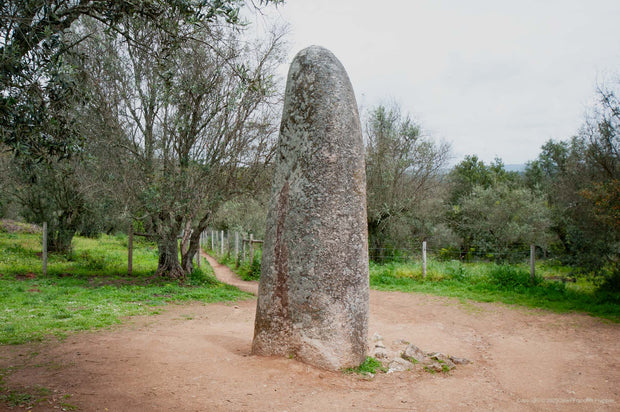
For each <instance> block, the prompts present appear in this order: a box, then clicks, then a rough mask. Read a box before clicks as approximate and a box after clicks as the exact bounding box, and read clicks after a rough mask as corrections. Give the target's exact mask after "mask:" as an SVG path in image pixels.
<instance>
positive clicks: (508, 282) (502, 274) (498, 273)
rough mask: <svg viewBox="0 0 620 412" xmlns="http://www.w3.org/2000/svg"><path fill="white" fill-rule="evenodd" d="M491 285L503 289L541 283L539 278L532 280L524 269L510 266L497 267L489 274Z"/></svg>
mask: <svg viewBox="0 0 620 412" xmlns="http://www.w3.org/2000/svg"><path fill="white" fill-rule="evenodd" d="M488 276H489V281H490V283H492V284H494V285H496V286H498V287H500V288H502V289H515V288H518V287H530V286H535V285H537V284H539V283H540V282H541V279H540V278H539V277H535V278H534V279H532V278H531V276H530V274H529V273H528V272H527V271H526V270H523V269H520V268H518V267H515V266H510V265H495V266H493V267H492V268H491V269H490V270H489V273H488Z"/></svg>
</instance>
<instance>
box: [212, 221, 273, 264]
mask: <svg viewBox="0 0 620 412" xmlns="http://www.w3.org/2000/svg"><path fill="white" fill-rule="evenodd" d="M201 244H202V247H203V249H204V250H206V251H207V252H209V253H211V254H214V255H215V256H216V257H218V258H224V257H229V258H233V259H234V260H235V262H236V265H237V266H240V265H243V264H244V263H252V262H254V260H255V259H260V257H261V256H262V248H263V241H262V240H260V239H254V235H253V234H252V233H243V232H237V231H230V230H214V229H207V230H205V231H204V232H202V235H201Z"/></svg>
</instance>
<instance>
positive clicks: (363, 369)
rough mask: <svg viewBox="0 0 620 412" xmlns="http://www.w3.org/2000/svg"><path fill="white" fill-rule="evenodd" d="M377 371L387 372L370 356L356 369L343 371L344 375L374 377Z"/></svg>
mask: <svg viewBox="0 0 620 412" xmlns="http://www.w3.org/2000/svg"><path fill="white" fill-rule="evenodd" d="M377 371H379V372H387V368H386V367H385V366H383V364H382V363H381V362H379V361H378V360H377V359H375V358H373V357H372V356H368V357H366V360H365V361H364V362H362V364H361V365H359V366H358V367H356V368H346V369H344V370H343V372H344V373H357V374H359V375H368V374H373V375H374V374H376V373H377Z"/></svg>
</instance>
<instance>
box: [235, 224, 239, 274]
mask: <svg viewBox="0 0 620 412" xmlns="http://www.w3.org/2000/svg"><path fill="white" fill-rule="evenodd" d="M235 267H239V232H235Z"/></svg>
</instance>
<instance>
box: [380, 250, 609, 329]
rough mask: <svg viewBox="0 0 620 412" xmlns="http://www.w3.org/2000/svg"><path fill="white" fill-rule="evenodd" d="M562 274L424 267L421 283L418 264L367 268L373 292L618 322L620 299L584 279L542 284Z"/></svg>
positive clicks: (552, 269) (544, 269) (457, 265)
mask: <svg viewBox="0 0 620 412" xmlns="http://www.w3.org/2000/svg"><path fill="white" fill-rule="evenodd" d="M567 275H568V272H567V270H566V268H561V267H556V266H550V265H546V264H544V263H543V264H540V265H539V266H537V276H536V278H535V279H534V280H532V279H530V274H529V269H528V268H527V267H526V266H525V265H522V266H519V265H497V264H493V263H472V264H467V263H466V264H463V263H461V262H458V261H451V262H437V261H433V260H431V261H429V262H428V265H427V276H426V278H423V277H422V269H421V266H420V265H419V264H417V263H388V264H383V265H378V264H374V263H371V264H370V285H371V287H372V288H374V289H378V290H389V291H402V292H421V293H430V294H434V295H440V296H451V297H458V298H463V299H472V300H476V301H482V302H503V303H507V304H516V305H522V306H528V307H534V308H543V309H549V310H553V311H556V312H571V311H579V312H586V313H588V314H591V315H593V316H598V317H602V318H607V319H610V320H612V321H614V322H618V321H620V296H618V294H613V293H605V292H601V291H598V290H597V289H596V287H595V286H594V285H593V284H592V283H591V282H590V281H588V280H587V279H585V278H579V279H577V280H576V282H574V283H573V282H562V281H560V280H548V279H546V278H550V277H552V278H554V279H557V278H565V277H567Z"/></svg>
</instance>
